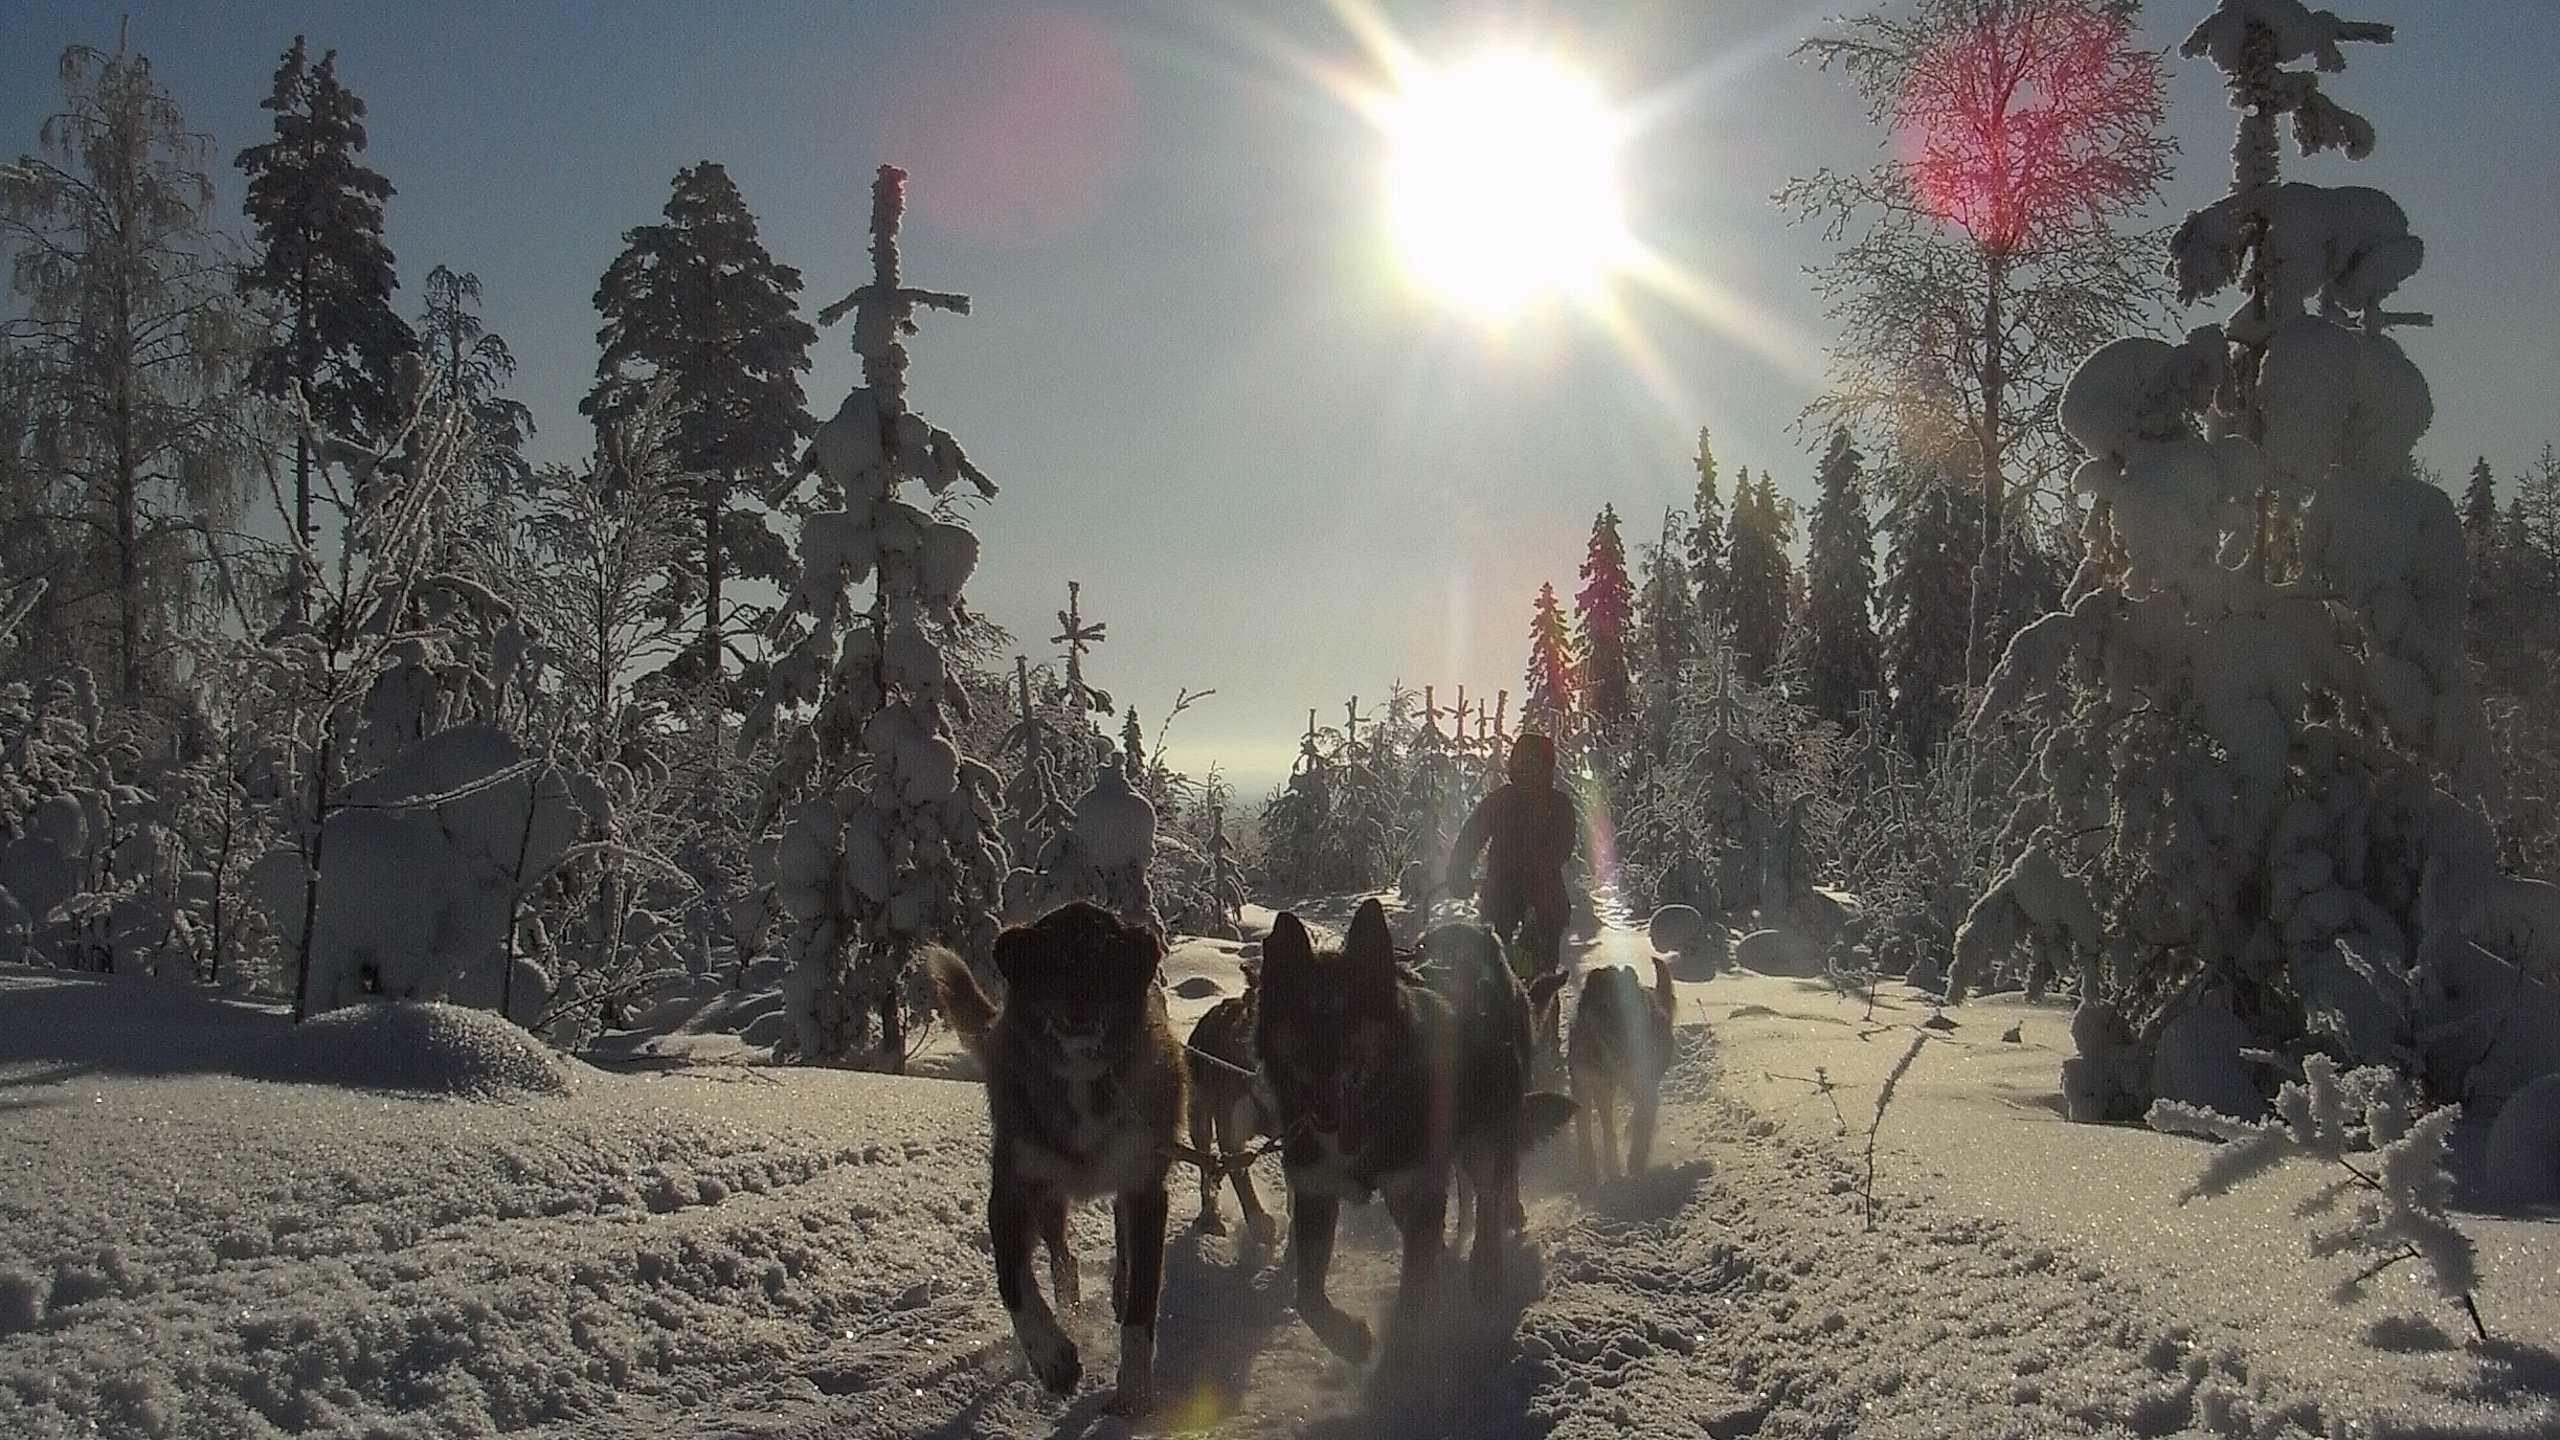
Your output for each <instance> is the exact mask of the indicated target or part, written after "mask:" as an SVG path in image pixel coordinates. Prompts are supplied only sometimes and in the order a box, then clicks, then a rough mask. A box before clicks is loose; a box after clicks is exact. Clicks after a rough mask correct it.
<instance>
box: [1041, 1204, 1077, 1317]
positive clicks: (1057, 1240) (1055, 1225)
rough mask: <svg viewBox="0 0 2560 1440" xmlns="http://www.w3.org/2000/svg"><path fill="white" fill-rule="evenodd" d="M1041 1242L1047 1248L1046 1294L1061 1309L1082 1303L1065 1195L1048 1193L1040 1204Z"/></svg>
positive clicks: (1071, 1308)
mask: <svg viewBox="0 0 2560 1440" xmlns="http://www.w3.org/2000/svg"><path fill="white" fill-rule="evenodd" d="M1038 1219H1039V1221H1040V1239H1041V1242H1042V1243H1043V1244H1045V1245H1047V1246H1048V1247H1049V1293H1050V1294H1052V1295H1054V1296H1056V1297H1057V1300H1058V1306H1059V1308H1060V1309H1064V1310H1073V1309H1074V1308H1076V1307H1077V1306H1078V1305H1081V1304H1083V1303H1084V1282H1083V1279H1082V1277H1080V1276H1078V1275H1077V1274H1076V1252H1075V1251H1073V1250H1072V1249H1069V1248H1068V1246H1067V1197H1065V1196H1063V1195H1051V1196H1048V1197H1046V1200H1045V1203H1043V1204H1042V1205H1041V1206H1040V1207H1039V1215H1038Z"/></svg>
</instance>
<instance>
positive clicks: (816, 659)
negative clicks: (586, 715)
mask: <svg viewBox="0 0 2560 1440" xmlns="http://www.w3.org/2000/svg"><path fill="white" fill-rule="evenodd" d="M906 178H907V177H906V172H905V171H902V170H900V169H898V168H897V167H895V166H893V165H883V166H881V167H880V172H879V175H878V177H877V178H876V179H874V180H873V182H872V186H871V265H872V271H871V281H870V283H869V284H867V285H864V286H862V287H860V288H859V289H856V290H855V291H854V292H853V293H852V294H851V295H849V296H847V297H846V298H845V299H843V300H840V301H838V302H836V303H835V304H833V305H830V306H828V307H827V308H826V309H825V310H824V311H821V312H820V313H819V316H818V323H820V324H821V325H831V324H833V323H835V321H836V320H837V319H838V318H840V317H841V316H843V315H844V314H845V312H847V311H848V310H849V311H851V312H852V314H853V350H854V354H855V355H857V356H859V357H860V359H861V362H862V384H861V385H859V386H857V387H855V389H854V391H853V393H851V394H850V395H847V396H846V397H845V401H844V404H843V405H841V406H839V407H838V408H837V410H836V413H835V416H834V418H832V419H830V420H828V421H827V422H826V423H825V424H823V425H820V426H819V427H818V432H817V435H816V437H815V438H814V439H813V440H812V442H811V443H810V447H809V454H808V456H807V458H806V459H805V460H804V461H803V463H802V467H801V470H800V472H799V473H801V474H806V473H807V472H808V470H810V469H812V468H814V469H815V470H816V471H817V472H818V474H819V476H820V480H821V484H822V485H823V487H824V489H823V494H824V495H826V496H829V497H835V498H838V499H840V500H841V503H842V505H843V508H842V509H821V510H817V511H813V512H812V513H811V514H810V515H809V516H808V517H807V518H806V519H805V520H804V521H803V522H802V525H801V531H800V544H799V573H798V575H797V576H796V577H795V578H794V579H793V582H792V585H791V589H790V591H789V593H788V594H787V595H786V596H785V598H784V602H783V606H782V608H781V610H780V611H779V612H777V613H776V615H775V616H774V620H773V624H772V629H771V632H770V633H771V634H772V635H773V636H774V637H775V638H776V640H777V644H776V646H775V649H776V652H777V653H776V657H775V659H774V662H773V665H772V669H771V672H770V680H769V683H768V686H767V688H766V691H765V695H764V698H763V701H762V703H761V704H759V705H758V706H757V707H756V709H755V710H754V711H753V712H752V714H751V715H750V717H749V720H748V724H747V727H746V730H745V732H744V733H743V735H742V737H741V743H742V744H752V743H753V742H754V739H755V737H757V736H759V735H761V734H763V733H765V732H766V731H768V730H769V729H770V728H771V727H772V726H773V724H774V720H775V715H776V712H777V711H779V710H788V711H790V712H792V713H793V714H794V716H795V717H797V716H798V715H799V714H800V713H802V707H804V706H806V707H811V708H810V710H809V711H808V712H807V720H806V722H805V723H803V724H796V725H795V727H794V729H793V730H792V732H791V733H790V734H789V735H788V736H787V737H786V739H785V742H784V745H783V761H782V765H781V767H780V770H779V772H778V773H777V774H776V776H775V778H774V783H775V785H776V786H777V789H778V793H780V794H783V795H787V796H792V797H796V803H793V804H791V805H790V806H789V807H788V809H787V814H786V819H785V822H784V828H783V835H782V848H781V852H780V855H779V857H778V861H777V869H778V879H779V885H780V893H781V899H782V905H783V909H784V910H785V912H786V913H787V914H788V915H789V916H790V918H791V921H792V926H791V938H790V947H789V948H790V954H791V959H792V970H791V975H790V980H789V992H790V1003H791V1012H792V1018H793V1021H794V1023H795V1025H796V1028H797V1030H798V1037H799V1054H800V1058H801V1059H803V1060H805V1061H809V1062H812V1063H821V1064H844V1063H849V1062H854V1061H857V1060H867V1061H869V1062H870V1063H872V1064H876V1065H879V1066H881V1067H883V1068H887V1069H890V1070H897V1069H900V1068H903V1066H904V1065H905V1063H906V1045H907V1016H908V1008H909V1005H910V1004H911V1003H912V1002H914V1001H917V1000H920V999H921V997H920V996H914V995H911V994H910V993H909V992H910V989H911V987H910V985H909V983H908V982H909V980H910V979H911V971H912V969H913V963H914V961H915V958H916V956H917V954H918V952H920V951H921V950H922V949H923V947H924V946H925V945H926V944H927V943H929V942H935V941H939V942H941V943H944V944H948V945H951V946H953V947H954V948H956V949H958V950H960V951H961V952H962V953H964V954H967V955H969V956H971V957H972V958H973V959H974V960H978V961H984V960H985V958H986V957H987V956H988V955H989V954H991V953H992V950H993V947H994V944H995V928H996V909H997V904H998V899H999V891H1000V889H1001V887H1002V884H1003V880H1004V873H1005V855H1004V846H1003V843H1002V842H1001V841H1000V840H999V839H998V838H997V834H996V813H995V805H996V791H997V787H998V780H997V777H996V774H995V772H994V771H993V770H990V769H988V768H987V767H986V766H985V765H983V764H981V763H979V762H978V761H976V760H973V759H970V758H968V757H966V756H964V755H962V754H960V752H959V750H958V748H957V747H956V746H954V745H953V744H952V741H951V734H952V725H951V717H950V715H949V714H948V713H946V706H947V705H949V704H951V703H953V702H954V701H955V700H958V701H959V703H961V704H965V703H966V701H965V699H963V698H961V697H962V696H963V695H964V692H963V691H961V690H960V688H959V687H958V686H957V685H956V684H955V683H954V682H953V680H952V677H951V674H950V671H949V668H948V666H947V665H946V663H945V660H944V656H943V648H944V644H945V640H946V637H947V635H948V632H949V630H950V629H951V627H953V626H955V625H957V624H958V623H959V621H960V619H961V617H962V616H963V615H964V614H965V613H966V610H965V607H964V602H963V597H962V593H961V592H962V588H963V587H964V586H966V585H967V584H968V581H969V576H970V573H971V572H972V571H973V570H975V569H976V567H977V563H978V537H977V535H976V534H975V533H974V532H972V531H971V530H970V529H969V527H968V526H966V525H963V524H961V523H960V522H959V521H958V520H957V519H955V518H953V517H952V516H951V515H950V513H949V508H950V505H949V498H948V497H949V496H950V492H951V491H952V490H953V488H954V487H955V486H958V485H961V484H963V483H965V484H967V485H969V486H970V487H972V488H973V489H975V490H976V491H977V493H978V494H979V495H980V496H981V497H986V496H992V495H994V494H995V489H996V487H995V485H994V483H993V482H991V481H989V480H988V479H987V478H986V476H984V475H982V474H980V473H979V471H978V468H977V467H976V466H975V465H972V464H971V463H969V457H968V456H967V455H966V454H965V453H963V452H962V450H961V448H960V443H959V442H958V441H957V440H954V439H953V438H951V436H950V434H949V433H948V432H946V431H943V430H941V429H939V428H937V427H935V426H933V425H930V424H928V423H926V421H925V419H924V417H923V416H921V415H918V414H917V413H915V412H914V411H912V410H910V409H908V408H907V347H906V344H905V340H904V337H905V336H907V335H909V334H912V333H914V330H915V312H916V311H917V310H918V309H920V308H921V309H935V310H948V311H952V312H954V313H957V314H964V315H965V314H967V313H968V310H969V301H968V297H966V296H963V295H952V294H946V293H943V292H941V291H935V290H917V289H910V288H907V287H905V286H903V285H901V284H900V283H899V277H898V222H899V217H900V215H901V214H902V213H903V211H904V210H905V207H906ZM911 483H912V484H920V485H922V486H923V487H924V489H925V491H926V493H927V494H929V495H931V496H934V497H936V499H937V501H938V502H939V503H937V504H936V505H935V507H934V509H932V510H925V509H920V508H918V507H917V506H915V505H913V504H910V503H908V502H907V501H906V500H904V499H902V498H900V493H899V492H900V491H901V490H902V489H903V488H904V487H905V486H907V485H908V484H911ZM866 584H868V585H869V586H870V587H871V596H870V603H869V604H868V605H867V606H861V605H860V604H859V602H858V600H857V598H856V594H855V591H856V588H857V587H860V586H863V585H866ZM875 1016H876V1017H877V1019H878V1022H879V1029H878V1030H877V1031H876V1032H875V1031H874V1030H873V1029H872V1028H871V1022H872V1020H873V1018H874V1017H875Z"/></svg>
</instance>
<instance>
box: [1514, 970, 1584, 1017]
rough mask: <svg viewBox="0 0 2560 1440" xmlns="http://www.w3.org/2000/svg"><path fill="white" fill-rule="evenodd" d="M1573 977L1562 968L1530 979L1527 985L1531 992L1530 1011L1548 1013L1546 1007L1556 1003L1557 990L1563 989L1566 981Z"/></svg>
mask: <svg viewBox="0 0 2560 1440" xmlns="http://www.w3.org/2000/svg"><path fill="white" fill-rule="evenodd" d="M1572 978H1573V977H1572V976H1571V975H1570V974H1567V973H1566V972H1564V971H1562V970H1549V971H1546V972H1545V973H1543V974H1540V975H1538V976H1537V977H1535V978H1534V979H1532V980H1530V982H1529V983H1528V985H1527V986H1526V987H1525V988H1526V989H1527V990H1528V992H1529V1013H1530V1014H1532V1015H1541V1014H1544V1013H1546V1008H1547V1007H1548V1006H1550V1005H1553V1004H1554V1003H1556V994H1557V992H1559V991H1561V990H1563V989H1564V987H1565V982H1567V981H1569V980H1571V979H1572Z"/></svg>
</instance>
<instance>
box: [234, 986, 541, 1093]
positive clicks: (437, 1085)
mask: <svg viewBox="0 0 2560 1440" xmlns="http://www.w3.org/2000/svg"><path fill="white" fill-rule="evenodd" d="M242 1068H243V1072H244V1073H246V1074H248V1075H250V1076H251V1077H253V1078H256V1079H261V1080H297V1081H305V1082H312V1083H318V1084H324V1085H346V1086H354V1087H360V1088H364V1089H373V1090H416V1091H425V1092H428V1093H431V1094H441V1095H455V1096H461V1097H464V1098H467V1099H473V1100H514V1099H522V1098H524V1097H527V1096H532V1095H562V1094H566V1093H568V1091H569V1088H570V1085H571V1083H572V1075H573V1072H572V1070H571V1068H570V1063H569V1062H568V1061H566V1060H564V1059H562V1058H561V1057H559V1056H557V1055H555V1054H553V1053H552V1052H551V1050H550V1049H549V1048H548V1047H547V1046H545V1045H544V1044H543V1043H542V1042H541V1041H539V1040H536V1039H534V1038H533V1037H532V1036H531V1035H529V1034H527V1033H525V1031H523V1030H522V1029H520V1028H518V1027H517V1026H515V1025H513V1024H510V1023H509V1022H507V1021H505V1020H501V1019H499V1018H498V1017H497V1016H496V1015H495V1014H492V1013H491V1012H489V1011H486V1010H466V1009H464V1008H462V1007H461V1006H459V1005H440V1004H435V1003H432V1002H421V1001H405V1000H401V1001H391V1002H388V1003H385V1004H379V1005H355V1006H350V1007H348V1008H346V1009H343V1010H332V1011H330V1012H329V1013H328V1014H326V1015H321V1016H317V1017H315V1018H313V1019H311V1020H309V1021H306V1022H305V1023H303V1024H301V1025H297V1026H295V1027H294V1029H293V1031H292V1033H290V1034H288V1035H286V1036H285V1037H284V1038H283V1039H281V1040H278V1041H277V1042H276V1043H275V1044H273V1045H271V1046H268V1047H267V1048H266V1049H265V1050H263V1051H261V1052H259V1053H258V1054H256V1055H254V1056H252V1057H250V1059H249V1063H248V1064H247V1065H245V1066H243V1067H242Z"/></svg>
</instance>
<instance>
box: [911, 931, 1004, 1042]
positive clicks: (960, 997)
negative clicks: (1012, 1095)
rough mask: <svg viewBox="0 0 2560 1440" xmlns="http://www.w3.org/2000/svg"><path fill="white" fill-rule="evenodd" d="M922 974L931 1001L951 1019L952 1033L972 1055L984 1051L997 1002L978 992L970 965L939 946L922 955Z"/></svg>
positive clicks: (982, 991) (930, 948) (927, 949)
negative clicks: (928, 981) (928, 985)
mask: <svg viewBox="0 0 2560 1440" xmlns="http://www.w3.org/2000/svg"><path fill="white" fill-rule="evenodd" d="M924 966H925V974H926V975H927V976H928V977H929V978H930V979H931V980H932V981H933V998H934V1001H935V1003H937V1004H938V1005H940V1006H941V1007H942V1013H943V1014H944V1015H946V1016H949V1017H950V1019H951V1029H952V1031H953V1033H955V1034H957V1035H958V1036H959V1037H960V1043H961V1045H963V1046H964V1047H966V1048H967V1049H968V1050H969V1051H970V1052H971V1053H972V1054H976V1053H978V1052H980V1051H982V1050H983V1049H984V1048H985V1047H986V1043H987V1038H988V1036H989V1035H990V1034H991V1033H993V1031H994V1029H995V1023H996V1002H994V1001H993V1000H990V999H988V998H987V992H986V991H984V990H982V989H980V988H978V977H977V976H975V975H973V974H971V973H970V972H969V962H968V961H966V960H963V959H961V958H960V957H959V956H957V955H954V954H952V953H951V952H950V951H948V950H945V949H944V948H942V947H941V946H939V945H928V946H926V947H925V952H924Z"/></svg>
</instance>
